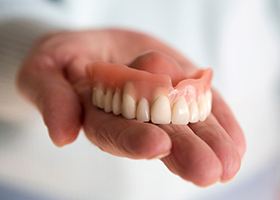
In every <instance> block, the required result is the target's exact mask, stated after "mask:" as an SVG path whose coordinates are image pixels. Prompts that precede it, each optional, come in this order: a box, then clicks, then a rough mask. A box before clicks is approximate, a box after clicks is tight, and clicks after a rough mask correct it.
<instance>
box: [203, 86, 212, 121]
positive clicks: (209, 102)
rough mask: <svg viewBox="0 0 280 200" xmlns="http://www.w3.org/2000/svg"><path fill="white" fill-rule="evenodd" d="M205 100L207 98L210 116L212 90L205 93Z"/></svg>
mask: <svg viewBox="0 0 280 200" xmlns="http://www.w3.org/2000/svg"><path fill="white" fill-rule="evenodd" d="M205 98H206V102H207V115H209V114H210V113H211V109H212V92H211V90H208V91H207V92H206V93H205Z"/></svg>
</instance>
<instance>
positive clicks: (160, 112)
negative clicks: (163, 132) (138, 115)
mask: <svg viewBox="0 0 280 200" xmlns="http://www.w3.org/2000/svg"><path fill="white" fill-rule="evenodd" d="M151 120H152V122H153V123H155V124H169V123H170V121H171V108H170V102H169V99H168V98H167V97H166V96H163V95H160V96H159V97H158V98H157V99H156V100H155V101H154V103H153V105H152V108H151Z"/></svg>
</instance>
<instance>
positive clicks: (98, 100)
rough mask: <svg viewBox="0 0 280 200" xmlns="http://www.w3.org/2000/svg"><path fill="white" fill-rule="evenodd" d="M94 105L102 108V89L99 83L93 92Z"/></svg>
mask: <svg viewBox="0 0 280 200" xmlns="http://www.w3.org/2000/svg"><path fill="white" fill-rule="evenodd" d="M95 94H96V95H95V99H96V105H97V107H99V108H104V89H103V87H102V86H101V85H98V86H97V87H96V92H95Z"/></svg>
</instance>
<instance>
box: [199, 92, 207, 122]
mask: <svg viewBox="0 0 280 200" xmlns="http://www.w3.org/2000/svg"><path fill="white" fill-rule="evenodd" d="M198 109H199V121H204V120H205V119H206V118H207V102H206V96H205V95H203V94H202V95H200V96H199V98H198Z"/></svg>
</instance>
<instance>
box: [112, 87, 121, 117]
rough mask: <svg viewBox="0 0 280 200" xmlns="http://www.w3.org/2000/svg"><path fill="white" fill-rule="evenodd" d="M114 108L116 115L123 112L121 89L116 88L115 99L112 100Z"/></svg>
mask: <svg viewBox="0 0 280 200" xmlns="http://www.w3.org/2000/svg"><path fill="white" fill-rule="evenodd" d="M112 110H113V113H114V114H115V115H119V114H120V113H121V92H120V90H119V89H116V91H115V93H114V96H113V100H112Z"/></svg>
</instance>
